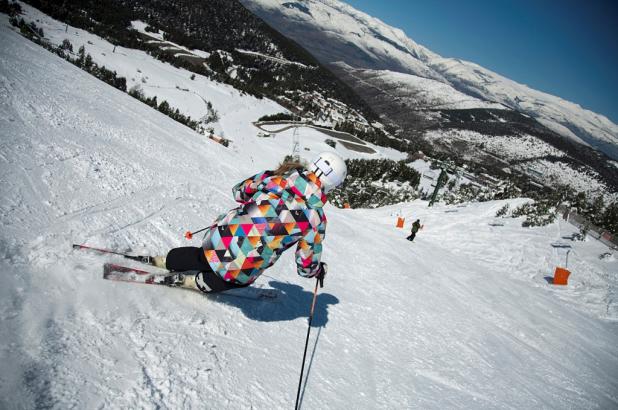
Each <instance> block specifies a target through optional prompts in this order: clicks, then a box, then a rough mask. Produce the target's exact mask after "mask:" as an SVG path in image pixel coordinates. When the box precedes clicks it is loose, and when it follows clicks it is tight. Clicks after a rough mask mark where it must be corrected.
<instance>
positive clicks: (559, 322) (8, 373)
mask: <svg viewBox="0 0 618 410" xmlns="http://www.w3.org/2000/svg"><path fill="white" fill-rule="evenodd" d="M0 43H1V44H2V47H0V170H1V173H0V190H1V193H0V225H1V226H2V229H1V230H0V278H1V283H2V286H0V363H2V366H0V407H1V408H7V409H12V408H20V409H21V408H27V409H30V408H80V409H81V408H87V409H90V408H213V409H223V408H226V409H247V408H257V409H281V408H290V407H292V406H293V403H294V399H295V396H296V387H297V381H298V373H299V369H300V364H301V357H302V348H303V342H304V340H305V334H306V326H307V321H306V317H307V315H308V311H309V305H310V303H311V291H312V289H313V282H312V281H310V280H304V279H302V278H299V277H297V276H296V275H295V273H294V262H293V257H292V255H288V254H286V255H284V257H282V259H281V260H280V261H279V262H278V263H277V265H276V266H274V267H273V268H271V269H270V270H269V271H267V272H266V274H265V275H264V276H262V277H261V278H260V279H259V281H258V283H257V285H258V286H264V287H269V288H273V289H275V290H276V291H277V292H278V294H279V296H278V298H277V299H276V300H275V301H274V302H260V303H257V302H253V301H248V300H245V299H240V298H233V297H227V298H225V297H218V298H212V299H211V298H207V297H204V296H202V295H199V294H192V293H188V292H184V291H176V290H173V289H165V288H156V287H150V286H131V285H128V284H123V283H113V282H107V281H103V280H102V279H101V273H102V272H101V264H102V262H103V261H104V260H106V259H105V258H102V257H98V256H93V255H88V254H84V253H79V252H76V251H72V250H71V246H70V245H71V243H73V242H86V243H88V244H92V245H100V246H107V247H118V248H121V249H126V248H131V249H133V250H134V251H137V252H140V251H148V252H157V253H161V252H165V251H166V250H168V249H169V248H170V247H173V246H179V245H184V244H186V241H183V240H182V239H181V236H182V232H183V231H184V230H185V229H189V228H192V229H197V228H200V227H203V226H204V225H206V224H208V223H210V222H211V221H212V220H213V218H214V217H215V216H216V215H218V214H219V213H220V212H222V211H225V210H227V209H229V208H230V207H233V206H234V201H233V200H232V198H231V196H230V188H231V187H232V185H233V184H234V183H236V182H237V181H239V180H240V179H242V178H244V177H246V176H248V175H250V174H251V173H253V172H256V171H258V170H260V169H261V168H264V167H270V166H272V165H273V164H274V163H275V162H276V161H277V160H279V159H280V158H281V156H282V155H281V154H282V153H284V152H286V151H289V149H288V147H289V145H287V142H286V143H281V140H279V139H277V138H278V137H277V138H275V139H272V140H260V141H259V142H257V138H256V139H255V140H252V139H250V138H247V139H246V140H245V141H244V143H243V144H237V145H236V146H235V148H234V149H226V148H224V147H223V146H220V145H218V144H216V143H213V142H211V141H208V140H206V139H204V138H203V137H200V136H199V135H198V134H196V133H194V132H192V131H191V130H189V129H188V128H186V127H184V126H182V125H180V124H178V123H176V122H174V121H172V120H171V119H169V118H168V117H166V116H164V115H162V114H160V113H158V112H157V111H154V110H152V109H150V108H149V107H147V106H146V105H144V104H141V103H139V102H138V101H137V100H134V99H132V98H130V97H129V96H127V95H126V94H124V93H122V92H120V91H118V90H115V89H113V88H111V87H109V86H107V85H105V84H104V83H102V82H100V81H98V80H96V79H95V78H93V77H91V76H90V75H88V74H86V73H84V72H82V71H80V70H79V69H77V68H76V67H74V66H72V65H70V64H68V63H67V62H65V61H64V60H61V59H60V58H58V57H56V56H54V55H52V54H50V53H48V52H47V51H45V50H43V49H42V48H39V47H38V46H36V45H34V44H32V43H30V42H28V41H27V40H25V39H23V38H22V37H20V36H19V35H18V34H16V33H14V32H12V31H11V30H10V29H9V28H8V23H7V19H6V18H5V17H3V16H2V15H0ZM253 104H254V105H256V106H260V105H262V104H264V106H262V107H261V108H256V109H266V108H264V107H266V106H268V104H270V103H268V102H264V101H262V100H253ZM222 114H223V115H228V113H222ZM251 120H252V119H251V118H244V119H242V118H239V120H238V121H239V123H238V127H241V128H243V127H252V126H251V125H250V121H251ZM247 129H248V128H247ZM339 145H340V144H338V147H339ZM317 147H318V146H317V145H316V148H317ZM302 154H304V155H307V156H311V155H312V152H307V151H303V152H302ZM502 205H503V203H500V202H498V203H485V204H481V205H470V206H468V207H467V208H444V207H439V206H438V207H435V208H427V207H426V203H424V202H415V203H411V204H403V205H401V206H393V207H390V208H383V209H377V210H339V209H336V208H333V207H331V206H328V207H327V209H326V213H327V214H328V216H329V227H328V235H327V239H326V242H325V253H324V260H325V261H327V262H328V263H329V266H330V270H329V276H328V277H327V280H326V286H325V287H324V288H323V289H321V290H320V295H319V297H318V301H317V305H316V316H315V319H314V325H315V327H314V328H313V330H312V334H311V339H310V342H309V350H308V357H307V366H306V368H305V372H306V374H307V376H308V378H307V381H306V382H305V383H304V384H303V401H302V408H304V409H323V408H333V409H343V408H355V409H376V408H384V409H392V408H423V409H434V408H435V409H444V408H462V409H463V408H491V409H495V408H505V409H506V408H521V409H528V408H556V409H562V408H614V407H616V406H618V397H617V396H616V391H618V382H617V381H618V347H617V345H616V343H615V342H616V340H617V337H618V328H617V323H618V322H617V321H616V320H617V319H618V309H617V308H616V299H617V295H616V280H617V278H616V272H617V271H618V269H617V267H618V265H617V262H616V261H615V259H606V260H599V259H598V257H597V255H598V254H599V253H600V252H602V251H605V250H606V249H605V248H603V247H602V246H601V245H599V244H598V243H597V242H594V241H590V242H583V243H578V244H576V245H574V246H575V249H574V252H572V253H571V256H570V260H569V262H570V264H569V267H570V268H571V269H572V270H573V274H572V277H571V283H570V284H569V286H567V287H564V288H553V287H551V286H549V285H548V284H547V283H546V281H545V280H544V279H543V276H545V275H549V274H550V272H551V271H552V269H553V267H554V266H555V265H556V264H558V263H561V261H562V258H563V256H564V255H562V254H558V253H556V252H555V251H553V250H552V248H551V247H550V246H549V243H550V242H552V241H553V240H555V239H556V238H558V237H560V236H561V235H565V234H568V233H570V232H569V230H570V228H568V227H567V226H565V225H562V224H554V225H551V226H549V227H546V228H541V229H523V228H521V227H520V221H518V220H507V221H506V225H505V226H503V227H493V226H489V225H488V222H490V221H492V220H493V215H494V214H495V211H496V210H497V209H498V208H499V207H501V206H502ZM446 211H458V212H446ZM397 213H401V214H404V215H405V216H406V217H407V220H408V221H409V220H410V219H411V218H416V217H420V218H421V220H422V221H423V223H424V224H425V228H424V229H423V231H421V233H420V234H419V235H418V237H417V240H416V241H415V242H414V243H410V242H408V241H405V240H404V236H405V232H403V231H400V230H396V229H395V228H394V227H393V224H394V218H395V215H396V214H397ZM407 226H409V224H408V225H407ZM197 243H198V242H197V241H194V242H192V243H191V244H192V245H196V244H197Z"/></svg>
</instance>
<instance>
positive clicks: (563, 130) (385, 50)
mask: <svg viewBox="0 0 618 410" xmlns="http://www.w3.org/2000/svg"><path fill="white" fill-rule="evenodd" d="M241 1H242V3H243V4H244V5H245V6H246V7H247V8H249V9H250V10H252V11H254V12H255V13H256V14H257V15H259V16H260V17H262V18H263V19H264V20H266V21H267V22H268V23H269V24H271V25H272V26H273V27H275V28H276V29H278V30H280V31H281V32H283V33H284V34H285V35H287V36H289V37H291V38H292V39H294V40H296V41H297V42H299V43H300V44H301V45H303V46H304V47H305V48H307V49H308V50H310V51H311V52H312V53H313V54H314V55H315V56H316V57H317V58H318V59H320V60H321V61H322V62H324V63H333V62H337V61H343V62H345V63H347V64H349V65H350V66H352V67H354V68H356V69H372V70H389V71H395V72H400V73H405V74H413V75H416V76H419V77H424V78H428V79H432V80H437V81H441V82H444V83H445V84H448V85H451V86H453V87H455V88H456V89H457V90H459V91H461V92H463V93H466V94H468V95H470V96H474V97H477V98H480V99H484V100H486V101H489V102H493V103H500V104H504V105H505V106H507V107H510V108H512V109H515V110H518V111H521V112H524V113H526V114H528V115H530V116H532V117H534V118H537V119H538V120H539V121H540V122H542V123H543V124H544V125H546V126H547V127H548V128H550V129H552V130H554V131H556V132H558V133H559V134H561V135H563V136H565V137H569V138H572V139H573V140H576V141H578V142H584V143H586V144H589V145H591V146H593V147H595V148H597V149H599V150H601V151H603V152H605V153H606V154H608V155H609V156H611V157H613V158H614V159H616V158H618V126H617V125H616V124H614V123H613V122H611V121H610V120H609V119H608V118H606V117H605V116H603V115H600V114H596V113H594V112H592V111H589V110H586V109H584V108H582V107H581V106H579V105H578V104H575V103H572V102H569V101H566V100H564V99H562V98H559V97H556V96H553V95H550V94H547V93H543V92H540V91H537V90H534V89H531V88H529V87H527V86H526V85H523V84H519V83H517V82H515V81H512V80H509V79H508V78H505V77H503V76H501V75H499V74H496V73H494V72H492V71H490V70H487V69H485V68H483V67H481V66H479V65H477V64H474V63H470V62H467V61H462V60H459V59H454V58H443V57H441V56H439V55H438V54H436V53H433V52H431V51H430V50H428V49H427V48H425V47H423V46H421V45H419V44H417V43H415V42H414V41H413V40H411V39H410V38H409V37H407V36H406V34H405V33H404V32H403V31H402V30H400V29H396V28H393V27H391V26H389V25H387V24H384V23H383V22H382V21H380V20H378V19H376V18H373V17H371V16H369V15H367V14H365V13H362V12H360V11H358V10H356V9H354V8H353V7H351V6H349V5H347V4H345V3H343V2H341V1H338V0H306V1H302V2H291V1H286V0H241ZM299 5H301V6H302V7H301V6H299ZM431 89H432V88H429V89H428V91H431ZM433 89H436V88H435V87H434V88H433Z"/></svg>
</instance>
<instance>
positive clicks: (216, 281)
mask: <svg viewBox="0 0 618 410" xmlns="http://www.w3.org/2000/svg"><path fill="white" fill-rule="evenodd" d="M165 265H166V267H167V269H168V270H170V271H174V272H186V271H197V272H198V273H197V275H198V278H201V279H202V280H203V281H204V282H205V283H206V284H207V285H208V287H209V288H210V289H211V290H206V288H203V287H200V286H199V283H200V281H199V280H197V279H198V278H196V282H197V283H198V288H199V289H200V290H201V291H202V292H206V293H215V292H223V291H226V290H229V289H235V288H244V287H246V286H249V285H248V284H247V285H240V284H236V283H233V282H227V281H224V280H223V279H222V278H221V277H220V276H219V275H217V274H216V273H215V272H213V270H212V268H211V267H210V264H209V263H208V261H207V260H206V257H205V256H204V250H203V249H202V248H197V247H195V246H185V247H182V248H174V249H172V250H171V251H169V252H168V254H167V256H166V258H165Z"/></svg>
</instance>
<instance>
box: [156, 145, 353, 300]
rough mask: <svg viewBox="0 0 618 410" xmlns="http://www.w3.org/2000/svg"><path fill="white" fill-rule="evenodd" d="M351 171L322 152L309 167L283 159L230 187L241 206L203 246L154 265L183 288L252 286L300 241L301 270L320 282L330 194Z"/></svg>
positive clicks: (324, 267)
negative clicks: (176, 275) (180, 275)
mask: <svg viewBox="0 0 618 410" xmlns="http://www.w3.org/2000/svg"><path fill="white" fill-rule="evenodd" d="M346 174H347V167H346V164H345V162H344V161H343V159H341V157H339V156H338V155H337V154H335V153H332V152H324V153H322V154H320V155H319V156H318V157H317V158H316V159H315V160H314V161H313V162H312V163H311V164H310V165H309V166H308V167H305V166H303V164H301V163H300V162H284V163H282V164H280V165H279V167H278V168H277V169H276V170H274V171H263V172H261V173H258V174H257V175H254V176H252V177H251V178H249V179H247V180H245V181H243V182H241V183H239V184H237V185H236V186H234V188H233V189H232V192H233V195H234V199H235V200H236V201H237V202H239V203H240V204H241V205H240V206H239V207H237V208H235V209H232V210H230V211H229V212H228V213H227V214H223V215H220V216H219V217H218V218H217V219H216V221H215V222H214V224H213V225H212V226H210V227H209V228H208V229H207V230H206V234H205V236H204V241H203V243H202V246H201V247H181V248H174V249H172V250H170V251H169V253H168V254H167V256H156V257H155V258H154V262H155V265H156V266H158V267H162V268H166V269H168V270H170V271H176V272H184V271H197V273H196V274H193V273H191V274H187V275H185V276H184V283H183V285H182V286H184V287H195V288H197V289H199V290H200V291H202V292H206V293H213V292H222V291H225V290H229V289H232V288H238V287H245V286H249V285H250V284H252V283H253V282H254V281H255V280H256V279H257V278H258V277H259V276H260V275H261V274H262V272H264V270H265V269H266V268H268V267H270V266H272V265H273V264H274V263H275V262H276V261H277V259H279V256H281V254H282V253H283V251H285V250H286V249H288V248H290V247H292V246H293V245H296V264H297V268H298V269H297V270H298V274H299V275H301V276H304V277H308V278H314V277H315V278H318V279H319V280H320V283H321V284H322V283H323V281H324V276H325V275H326V272H327V265H326V263H324V262H321V261H320V257H321V254H322V241H323V240H324V236H325V230H326V215H324V210H323V206H324V204H325V203H326V201H327V198H326V193H328V192H329V191H330V190H332V189H333V188H335V187H337V186H338V185H340V184H341V183H342V182H343V180H344V179H345V177H346Z"/></svg>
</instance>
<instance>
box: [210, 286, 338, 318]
mask: <svg viewBox="0 0 618 410" xmlns="http://www.w3.org/2000/svg"><path fill="white" fill-rule="evenodd" d="M268 284H269V285H270V286H271V287H272V288H273V289H275V291H276V294H277V298H276V299H262V300H260V299H258V300H248V299H245V298H242V297H233V296H232V295H229V296H226V295H220V296H217V295H213V299H215V300H216V301H217V302H219V303H224V304H226V305H229V306H234V307H236V308H238V309H240V310H241V311H242V313H243V314H244V315H245V316H246V317H247V318H249V319H252V320H256V321H260V322H283V321H289V320H294V319H297V318H301V317H307V318H308V317H309V313H310V310H311V302H312V301H313V292H308V291H306V290H305V289H303V288H302V287H301V286H298V285H293V284H290V283H284V282H278V281H270V282H269V283H268ZM337 303H339V299H337V298H336V297H335V296H333V295H331V294H329V293H320V292H319V290H318V296H317V298H316V303H315V311H314V314H313V322H312V324H311V326H312V327H324V326H326V323H327V322H328V306H329V305H336V304H337Z"/></svg>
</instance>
